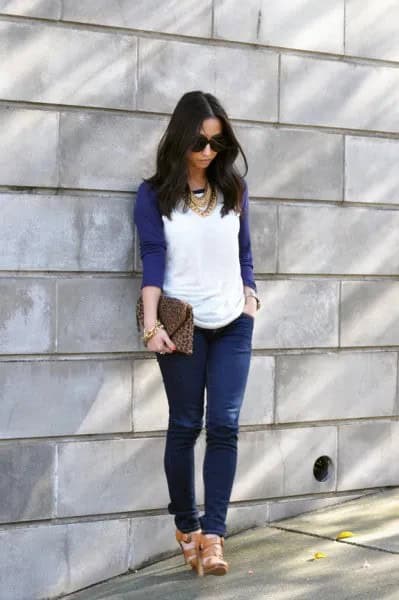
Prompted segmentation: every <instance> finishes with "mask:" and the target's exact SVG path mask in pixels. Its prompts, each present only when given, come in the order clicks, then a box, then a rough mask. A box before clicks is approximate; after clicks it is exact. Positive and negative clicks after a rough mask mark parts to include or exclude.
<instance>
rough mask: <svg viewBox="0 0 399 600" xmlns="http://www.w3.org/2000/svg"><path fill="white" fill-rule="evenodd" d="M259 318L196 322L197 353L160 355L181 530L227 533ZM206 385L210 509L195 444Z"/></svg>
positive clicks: (173, 498) (173, 501) (168, 460)
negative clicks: (200, 504)
mask: <svg viewBox="0 0 399 600" xmlns="http://www.w3.org/2000/svg"><path fill="white" fill-rule="evenodd" d="M253 327H254V318H253V317H251V316H250V315H248V314H246V313H242V314H241V315H240V316H239V317H237V319H235V320H234V321H232V322H231V323H229V324H228V325H226V326H224V327H220V328H218V329H203V328H200V327H194V348H193V354H192V355H185V354H181V353H172V354H163V355H161V354H157V355H156V356H157V360H158V364H159V366H160V369H161V373H162V378H163V382H164V385H165V390H166V395H167V398H168V403H169V425H168V432H167V437H166V446H165V457H164V466H165V473H166V479H167V483H168V489H169V495H170V504H169V506H168V510H169V513H170V514H173V515H175V524H176V527H177V528H178V529H180V531H183V532H185V533H189V532H190V531H195V530H196V529H198V528H199V527H201V528H202V531H203V532H204V533H216V534H218V535H222V536H224V535H225V533H226V514H227V507H228V503H229V500H230V495H231V489H232V486H233V481H234V475H235V470H236V463H237V440H238V429H239V425H238V420H239V416H240V409H241V405H242V400H243V397H244V392H245V386H246V383H247V378H248V371H249V364H250V359H251V348H252V332H253ZM205 389H206V397H207V402H206V415H205V425H206V452H205V458H204V464H203V480H204V491H205V513H204V515H203V516H201V517H199V514H198V509H197V505H196V499H195V489H194V446H195V442H196V440H197V437H198V435H199V433H200V431H201V429H202V425H203V415H204V391H205Z"/></svg>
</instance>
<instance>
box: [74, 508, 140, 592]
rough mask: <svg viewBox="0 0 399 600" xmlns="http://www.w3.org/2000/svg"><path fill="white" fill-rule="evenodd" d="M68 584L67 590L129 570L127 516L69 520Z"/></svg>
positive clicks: (85, 585)
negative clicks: (80, 521) (124, 517)
mask: <svg viewBox="0 0 399 600" xmlns="http://www.w3.org/2000/svg"><path fill="white" fill-rule="evenodd" d="M65 527H66V537H67V549H68V550H67V552H68V575H69V577H68V584H67V586H66V588H65V593H70V592H73V591H75V590H78V589H81V588H83V587H87V586H89V585H93V584H94V583H98V582H99V581H103V580H104V579H108V578H110V577H115V576H116V575H120V574H121V573H125V572H126V571H127V570H128V529H129V520H128V519H119V520H117V519H112V520H111V519H110V520H106V521H91V522H88V523H68V524H67V525H65Z"/></svg>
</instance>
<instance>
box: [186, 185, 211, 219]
mask: <svg viewBox="0 0 399 600" xmlns="http://www.w3.org/2000/svg"><path fill="white" fill-rule="evenodd" d="M216 202H217V196H216V191H215V190H214V189H213V188H212V187H211V186H210V185H209V183H207V184H206V188H205V192H204V194H203V195H202V196H200V197H198V196H196V195H195V194H193V192H192V191H191V190H190V191H189V192H187V204H188V206H189V207H190V208H191V210H193V211H194V212H195V213H197V215H200V216H201V217H207V216H208V215H210V214H211V212H212V211H213V210H214V208H215V206H216Z"/></svg>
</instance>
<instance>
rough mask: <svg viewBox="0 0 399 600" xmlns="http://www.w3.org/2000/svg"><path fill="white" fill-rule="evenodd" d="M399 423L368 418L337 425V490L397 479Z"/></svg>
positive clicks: (397, 480)
mask: <svg viewBox="0 0 399 600" xmlns="http://www.w3.org/2000/svg"><path fill="white" fill-rule="evenodd" d="M398 435H399V423H398V422H397V421H395V422H390V421H374V422H373V421H370V422H364V423H350V424H349V423H347V424H343V425H340V426H339V428H338V456H339V463H338V490H351V489H352V490H355V489H361V488H372V487H378V486H386V485H398V483H399V446H398V443H397V440H398Z"/></svg>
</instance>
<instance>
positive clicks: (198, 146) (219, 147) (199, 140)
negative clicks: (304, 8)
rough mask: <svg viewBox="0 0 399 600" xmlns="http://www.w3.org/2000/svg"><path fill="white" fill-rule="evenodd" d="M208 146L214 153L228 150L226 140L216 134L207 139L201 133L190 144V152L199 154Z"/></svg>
mask: <svg viewBox="0 0 399 600" xmlns="http://www.w3.org/2000/svg"><path fill="white" fill-rule="evenodd" d="M208 144H209V145H210V147H211V148H212V150H213V151H214V152H222V151H223V150H227V148H228V144H227V140H226V138H225V137H224V136H223V135H221V134H218V135H214V136H213V137H211V138H207V137H206V136H205V135H202V133H201V134H200V135H198V136H197V137H196V138H195V140H194V142H193V143H192V144H191V150H192V152H201V151H202V150H203V149H204V148H205V147H206V146H207V145H208Z"/></svg>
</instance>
